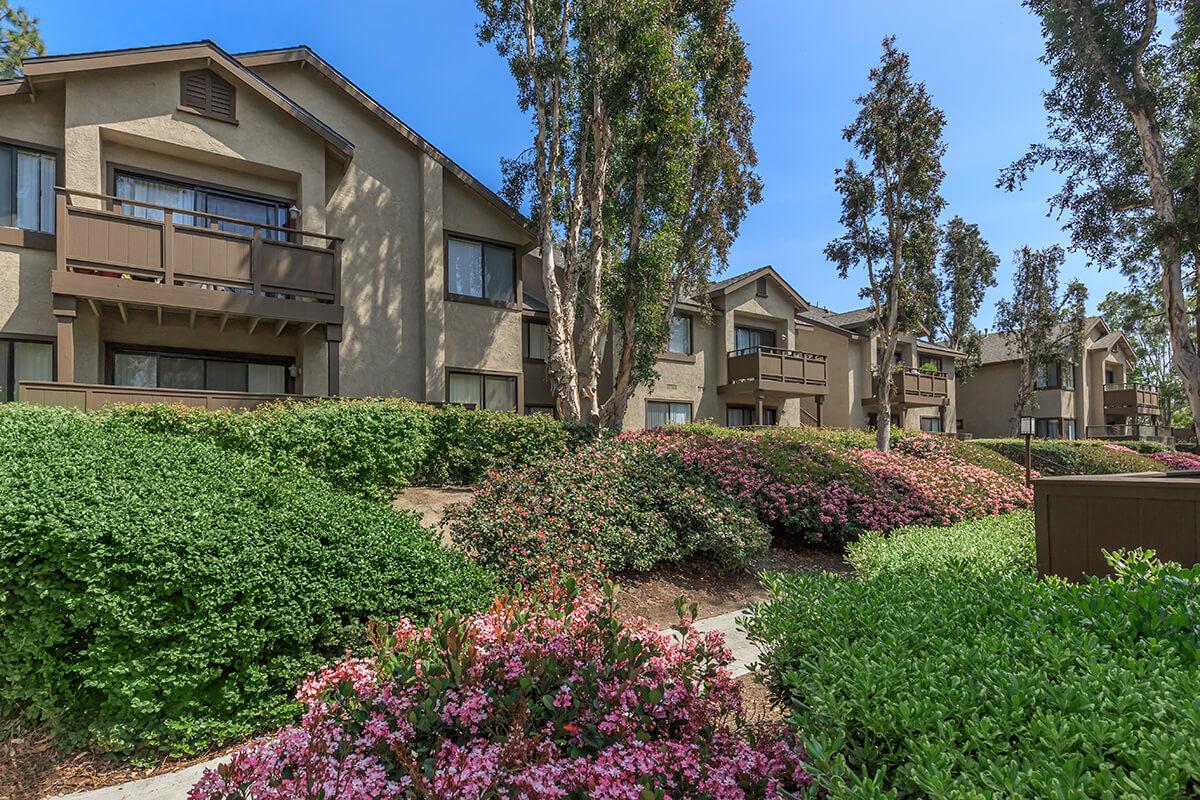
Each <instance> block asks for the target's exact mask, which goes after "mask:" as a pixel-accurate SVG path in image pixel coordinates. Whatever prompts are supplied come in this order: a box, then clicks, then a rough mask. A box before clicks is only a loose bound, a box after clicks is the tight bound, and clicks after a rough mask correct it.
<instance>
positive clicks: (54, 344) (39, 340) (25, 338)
mask: <svg viewBox="0 0 1200 800" xmlns="http://www.w3.org/2000/svg"><path fill="white" fill-rule="evenodd" d="M9 342H32V343H34V344H48V345H50V380H52V381H54V382H57V381H58V339H57V338H56V337H54V336H43V335H41V334H36V333H0V347H7V346H8V345H9ZM13 361H14V359H13V358H11V357H10V358H9V360H8V374H7V375H5V376H3V377H4V385H5V386H9V387H11V388H12V392H13V398H12V399H13V400H14V401H15V400H19V399H20V398H19V397H18V396H17V386H16V385H15V384H16V380H15V378H16V376H15V375H14V374H13V369H14V367H15V365H14V364H13ZM4 402H6V400H5V398H4V397H3V396H0V403H4Z"/></svg>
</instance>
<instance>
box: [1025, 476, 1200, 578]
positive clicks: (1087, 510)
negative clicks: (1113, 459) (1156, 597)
mask: <svg viewBox="0 0 1200 800" xmlns="http://www.w3.org/2000/svg"><path fill="white" fill-rule="evenodd" d="M1034 508H1035V514H1036V517H1037V558H1038V572H1039V573H1040V574H1042V575H1059V576H1062V577H1064V578H1069V579H1071V580H1080V579H1082V578H1083V577H1084V576H1085V575H1104V574H1107V573H1108V572H1109V569H1108V565H1107V563H1106V562H1105V560H1104V555H1103V552H1102V551H1105V550H1107V551H1110V552H1111V551H1113V550H1122V549H1124V550H1129V549H1133V548H1136V547H1141V548H1143V549H1146V550H1154V551H1155V553H1156V554H1157V555H1158V557H1159V558H1161V559H1163V560H1166V561H1177V562H1179V563H1181V564H1184V565H1185V566H1191V565H1192V564H1196V563H1200V477H1195V476H1168V475H1166V474H1164V473H1161V472H1148V473H1139V474H1134V475H1075V476H1066V477H1057V478H1040V479H1038V480H1037V481H1035V482H1034Z"/></svg>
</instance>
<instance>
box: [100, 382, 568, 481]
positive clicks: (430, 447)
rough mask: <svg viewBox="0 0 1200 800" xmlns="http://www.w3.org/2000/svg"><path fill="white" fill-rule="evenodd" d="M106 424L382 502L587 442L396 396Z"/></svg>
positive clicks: (544, 424)
mask: <svg viewBox="0 0 1200 800" xmlns="http://www.w3.org/2000/svg"><path fill="white" fill-rule="evenodd" d="M102 413H103V415H104V416H106V417H107V418H108V419H110V420H112V421H113V422H114V423H115V424H128V425H133V426H136V427H140V428H143V429H145V430H148V431H151V432H155V433H176V434H186V435H189V436H194V437H198V438H200V439H203V440H205V441H210V442H213V443H215V444H217V445H219V446H221V447H224V448H227V449H231V450H236V451H239V452H244V453H250V454H254V455H264V456H268V457H270V458H271V459H272V460H273V461H275V462H281V463H282V462H289V461H299V462H301V463H303V464H305V465H307V466H309V467H310V468H312V469H313V471H315V472H316V473H317V474H318V475H320V476H321V477H323V478H325V479H326V480H328V481H329V482H330V483H332V484H333V485H334V486H337V487H339V488H341V489H345V490H346V491H351V492H355V493H358V494H363V495H366V496H373V497H382V496H386V495H388V494H390V493H391V492H393V491H395V490H396V489H398V488H402V487H404V486H408V485H409V484H411V483H413V482H420V483H438V484H441V483H451V484H469V483H474V482H475V481H477V480H479V478H480V477H482V476H483V474H484V473H485V472H486V471H487V470H488V469H491V468H508V467H519V466H523V465H525V464H529V463H532V462H534V461H537V460H540V459H541V458H543V457H545V456H547V455H557V454H559V453H561V452H562V451H563V450H564V449H565V448H566V447H567V446H568V445H569V444H570V443H571V442H574V441H577V440H579V439H586V438H588V435H589V431H588V430H587V429H586V428H582V429H581V428H579V427H573V428H572V427H568V426H564V425H563V424H562V423H560V422H557V421H555V420H554V419H553V418H551V417H548V416H543V415H529V416H521V415H517V414H502V413H497V412H489V411H468V410H465V409H463V408H461V407H458V406H445V407H442V408H434V407H432V406H428V405H423V404H420V403H415V402H413V401H411V400H404V399H398V398H397V399H364V400H341V399H339V400H315V401H307V402H303V403H294V402H286V403H273V404H269V405H265V406H262V407H260V408H257V409H255V410H253V411H217V412H210V411H205V410H203V409H194V408H186V407H184V406H162V405H144V406H122V407H114V408H112V409H110V410H108V411H105V412H102Z"/></svg>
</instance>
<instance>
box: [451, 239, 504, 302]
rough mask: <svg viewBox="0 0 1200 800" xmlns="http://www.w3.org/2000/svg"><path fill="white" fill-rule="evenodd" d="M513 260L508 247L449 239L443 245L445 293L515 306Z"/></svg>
mask: <svg viewBox="0 0 1200 800" xmlns="http://www.w3.org/2000/svg"><path fill="white" fill-rule="evenodd" d="M515 264H516V258H515V257H514V254H513V249H512V248H511V247H501V246H500V245H494V244H487V243H486V242H472V241H468V240H466V239H457V238H451V239H450V240H449V241H448V242H447V245H446V271H447V279H446V291H447V292H448V293H450V294H452V295H455V294H456V295H460V296H462V297H478V298H480V299H482V300H492V301H494V302H497V303H515V302H516V301H517V291H516V270H515Z"/></svg>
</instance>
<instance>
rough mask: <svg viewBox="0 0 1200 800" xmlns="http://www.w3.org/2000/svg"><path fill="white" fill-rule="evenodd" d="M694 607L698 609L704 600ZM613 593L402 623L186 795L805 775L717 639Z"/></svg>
mask: <svg viewBox="0 0 1200 800" xmlns="http://www.w3.org/2000/svg"><path fill="white" fill-rule="evenodd" d="M693 610H694V609H693ZM615 611H616V604H615V602H614V600H613V598H612V594H611V592H606V593H605V594H604V595H596V594H589V595H582V596H581V595H578V594H577V593H575V592H573V591H564V592H560V593H558V594H557V595H556V596H554V597H551V598H550V599H549V600H546V601H544V602H532V603H527V602H525V601H523V600H521V599H520V598H518V599H516V600H512V599H510V600H502V601H497V602H496V604H495V605H494V606H493V607H492V609H491V610H490V611H488V612H486V613H482V614H478V615H474V616H465V617H460V616H449V615H447V616H443V617H441V618H439V619H438V620H437V621H436V622H435V623H434V624H433V625H432V626H431V627H429V628H423V629H419V628H415V627H414V626H413V625H412V624H410V623H409V622H407V621H404V620H402V621H401V622H400V624H399V625H398V626H397V628H396V629H395V631H394V632H393V633H391V634H389V635H387V636H384V637H379V638H378V641H377V647H376V653H375V655H374V656H372V657H370V658H365V659H352V658H347V659H345V660H343V661H341V662H340V663H337V664H335V665H333V666H331V667H329V668H328V669H326V670H324V671H322V672H320V673H317V674H316V675H314V676H312V677H310V678H309V680H307V681H306V682H305V683H304V685H303V686H302V687H301V689H300V691H299V694H298V699H299V700H300V701H301V702H302V703H303V704H304V706H305V709H306V711H305V713H304V716H303V718H302V719H301V721H300V722H299V723H298V724H297V725H294V726H290V727H287V728H284V729H283V730H282V731H281V732H280V733H279V734H278V736H276V737H274V738H272V739H270V740H265V741H262V742H259V743H257V744H253V745H250V746H248V747H246V748H244V749H243V750H241V751H240V752H238V753H237V754H236V755H235V756H234V757H233V759H232V762H231V763H230V764H229V765H228V766H225V767H221V768H219V769H218V770H217V771H209V772H207V773H206V774H205V776H204V777H203V778H202V779H201V781H200V782H199V783H198V784H197V785H196V787H195V788H193V789H192V791H191V793H190V795H189V797H190V798H191V800H233V799H234V798H239V799H240V798H244V797H247V796H250V797H254V798H255V799H256V800H276V799H278V800H283V798H297V797H328V798H334V797H336V798H338V800H368V798H370V800H374V798H380V797H437V798H440V799H441V800H459V799H460V798H461V799H462V800H465V799H466V798H480V797H496V798H514V799H515V798H527V797H538V798H614V799H615V798H629V799H630V800H636V799H637V798H643V797H664V796H666V797H694V798H700V797H707V798H712V800H749V799H750V798H777V797H780V796H781V792H782V791H793V792H794V791H797V790H802V789H805V788H806V787H808V786H809V785H810V783H811V777H810V775H809V774H808V772H807V771H806V770H805V768H804V755H803V752H802V750H801V749H800V748H799V746H798V745H797V744H796V741H795V738H794V736H793V735H792V734H790V733H788V732H786V731H785V729H782V728H773V727H765V728H764V727H759V728H754V729H752V728H750V727H749V726H746V725H745V724H743V722H742V720H741V717H740V712H741V698H740V693H739V691H740V689H739V684H738V683H737V681H735V680H734V679H733V678H732V677H730V673H729V670H728V669H727V665H728V664H729V663H730V660H731V656H730V654H729V651H728V650H727V649H726V648H725V647H724V644H723V642H722V640H721V637H720V635H719V634H716V633H709V634H701V633H698V632H696V631H695V630H694V629H693V628H692V626H691V620H690V618H689V617H687V616H684V615H683V611H682V609H681V617H682V618H681V621H680V626H679V628H678V630H679V632H680V634H682V636H681V639H680V640H677V639H676V638H675V637H672V636H670V635H664V634H662V633H659V632H658V631H657V630H655V629H654V628H653V627H651V626H650V625H649V624H648V623H646V622H645V621H644V620H634V621H632V622H626V623H622V622H619V621H618V620H617V618H616V616H615V613H614V612H615Z"/></svg>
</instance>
